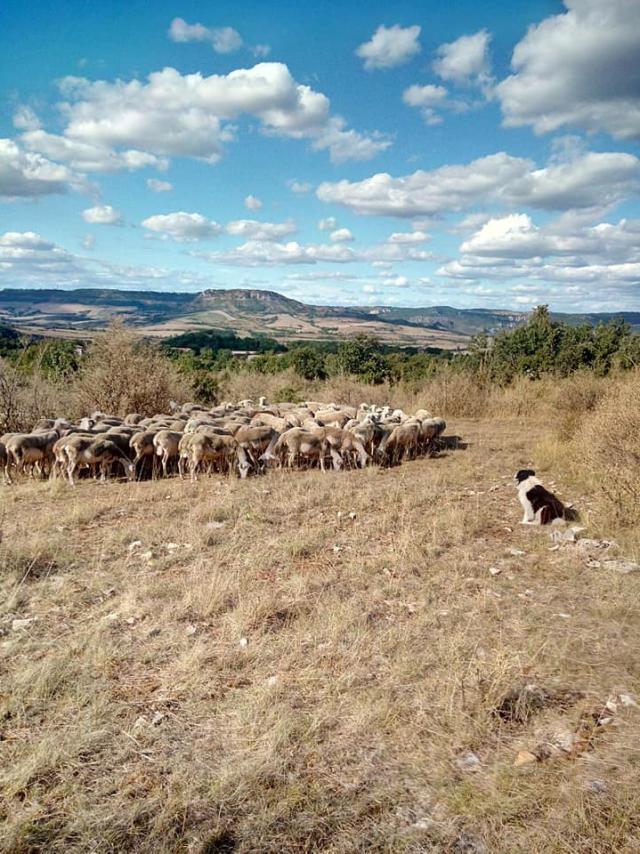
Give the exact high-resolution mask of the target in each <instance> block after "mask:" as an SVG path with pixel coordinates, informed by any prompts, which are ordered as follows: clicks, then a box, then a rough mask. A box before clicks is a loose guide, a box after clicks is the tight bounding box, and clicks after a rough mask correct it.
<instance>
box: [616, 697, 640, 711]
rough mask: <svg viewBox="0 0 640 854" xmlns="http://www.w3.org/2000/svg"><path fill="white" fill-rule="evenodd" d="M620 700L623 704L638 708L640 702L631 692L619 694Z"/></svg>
mask: <svg viewBox="0 0 640 854" xmlns="http://www.w3.org/2000/svg"><path fill="white" fill-rule="evenodd" d="M618 700H620V702H621V703H622V705H623V706H627V707H629V706H635V708H638V704H637V703H636V701H635V700H634V698H633V697H632V696H631V694H618Z"/></svg>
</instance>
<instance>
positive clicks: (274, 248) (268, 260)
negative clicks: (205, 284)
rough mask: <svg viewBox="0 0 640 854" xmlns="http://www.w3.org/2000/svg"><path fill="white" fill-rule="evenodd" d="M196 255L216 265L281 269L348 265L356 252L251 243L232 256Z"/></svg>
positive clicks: (329, 247) (340, 248)
mask: <svg viewBox="0 0 640 854" xmlns="http://www.w3.org/2000/svg"><path fill="white" fill-rule="evenodd" d="M193 254H194V255H195V256H196V257H198V258H203V259H205V260H207V261H213V262H214V263H222V264H232V265H236V266H240V267H278V266H284V265H288V264H316V263H318V262H319V261H327V262H334V263H344V262H348V261H353V260H355V255H354V252H353V250H352V249H350V248H349V247H347V246H341V245H327V244H311V245H308V246H303V245H302V244H300V243H298V242H297V241H295V240H291V241H289V242H288V243H273V242H267V241H260V240H249V241H247V242H246V243H243V244H242V245H241V246H238V247H237V248H236V249H232V250H230V251H228V252H206V253H205V252H198V253H193Z"/></svg>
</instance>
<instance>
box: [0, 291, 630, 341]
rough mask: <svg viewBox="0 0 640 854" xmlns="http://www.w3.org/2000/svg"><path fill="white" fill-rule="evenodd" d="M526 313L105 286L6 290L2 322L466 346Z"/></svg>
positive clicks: (160, 333)
mask: <svg viewBox="0 0 640 854" xmlns="http://www.w3.org/2000/svg"><path fill="white" fill-rule="evenodd" d="M552 316H553V317H554V318H556V319H559V320H564V321H565V322H567V323H571V324H577V323H591V324H595V323H598V322H607V321H608V320H611V319H612V318H615V317H622V318H624V319H625V320H626V321H627V322H628V323H630V324H631V325H632V327H634V328H637V329H640V312H625V311H621V312H614V313H612V312H608V313H601V314H599V313H584V314H580V313H575V314H560V313H553V314H552ZM527 317H528V312H521V311H512V310H509V309H490V308H464V309H463V308H455V307H453V306H446V305H436V306H417V307H401V306H385V305H377V306H376V305H374V306H336V305H312V304H309V303H304V302H302V301H300V300H297V299H294V298H292V297H289V296H286V295H284V294H281V293H279V292H278V291H273V290H267V289H259V288H220V289H208V290H204V291H199V292H191V293H179V292H173V291H136V290H124V289H123V290H118V289H107V288H77V289H74V290H60V289H53V288H34V289H19V288H4V289H2V290H0V322H4V323H8V324H10V325H12V326H14V327H16V328H18V329H20V330H22V331H25V332H33V333H39V334H42V333H44V332H47V331H48V332H50V333H52V334H62V333H65V332H66V333H68V334H74V335H79V334H82V333H84V334H90V333H91V332H92V331H94V330H98V329H101V328H104V327H105V326H106V325H107V324H108V323H109V322H111V321H112V320H113V319H114V318H121V319H122V320H123V321H125V322H126V323H129V324H132V325H135V326H136V327H138V328H140V330H141V331H143V332H144V333H145V334H148V335H150V336H156V337H166V336H169V335H173V334H177V333H180V332H185V331H193V330H202V329H203V328H214V329H221V330H233V331H235V332H237V333H238V334H240V335H255V334H264V335H268V336H270V337H273V338H276V339H278V340H282V341H285V340H305V339H307V340H310V339H326V338H336V337H344V336H345V335H353V334H357V333H358V332H362V333H365V334H372V335H377V336H378V337H380V339H381V340H383V341H385V342H392V343H396V344H398V345H406V346H409V345H413V346H441V347H443V348H445V349H453V348H456V347H464V345H465V343H466V342H467V341H468V339H469V337H470V336H471V335H474V334H478V333H481V332H485V333H487V334H496V333H497V332H499V331H501V330H503V329H513V328H515V327H516V326H518V325H520V324H522V323H524V322H525V321H526V319H527Z"/></svg>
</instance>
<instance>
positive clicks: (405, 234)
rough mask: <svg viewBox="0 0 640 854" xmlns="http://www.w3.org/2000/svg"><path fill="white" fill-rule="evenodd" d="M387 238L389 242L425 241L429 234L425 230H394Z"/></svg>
mask: <svg viewBox="0 0 640 854" xmlns="http://www.w3.org/2000/svg"><path fill="white" fill-rule="evenodd" d="M387 239H388V242H389V243H405V244H406V243H409V244H414V243H426V242H427V241H428V240H431V235H430V234H427V232H426V231H394V233H393V234H391V235H390V236H389V237H388V238H387Z"/></svg>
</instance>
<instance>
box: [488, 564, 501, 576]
mask: <svg viewBox="0 0 640 854" xmlns="http://www.w3.org/2000/svg"><path fill="white" fill-rule="evenodd" d="M489 572H490V573H491V575H500V573H501V572H502V570H501V569H500V567H499V566H490V567H489Z"/></svg>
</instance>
